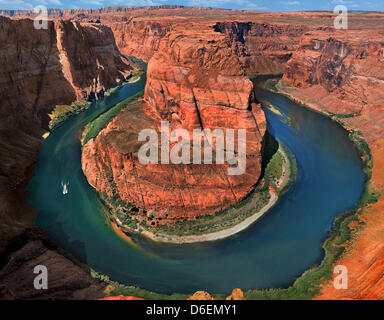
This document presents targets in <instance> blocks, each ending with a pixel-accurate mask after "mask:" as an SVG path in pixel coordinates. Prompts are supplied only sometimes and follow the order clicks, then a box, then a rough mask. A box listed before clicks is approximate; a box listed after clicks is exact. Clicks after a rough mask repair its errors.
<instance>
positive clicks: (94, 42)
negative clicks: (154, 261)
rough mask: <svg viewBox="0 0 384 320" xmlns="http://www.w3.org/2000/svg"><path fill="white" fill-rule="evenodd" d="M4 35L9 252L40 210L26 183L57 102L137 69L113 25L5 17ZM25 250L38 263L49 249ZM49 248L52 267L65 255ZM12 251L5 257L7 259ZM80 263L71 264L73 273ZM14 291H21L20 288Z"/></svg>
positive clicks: (0, 55) (2, 210)
mask: <svg viewBox="0 0 384 320" xmlns="http://www.w3.org/2000/svg"><path fill="white" fill-rule="evenodd" d="M0 40H1V43H2V46H1V48H0V61H1V72H0V84H1V85H0V101H1V102H0V116H1V119H2V121H1V124H0V252H1V251H2V250H3V249H4V247H5V245H6V243H7V241H8V240H9V239H10V238H12V237H14V236H15V235H18V234H20V233H21V232H23V230H25V228H27V227H28V226H29V225H31V223H32V220H33V219H34V218H35V216H36V212H35V210H34V209H32V208H29V207H27V206H26V205H25V203H24V199H25V198H26V196H27V193H26V191H25V187H26V184H27V181H28V179H29V177H30V175H31V173H32V168H33V166H34V164H35V161H36V158H37V154H38V150H39V148H40V147H41V144H42V142H43V138H42V134H43V133H44V132H45V131H46V130H47V128H48V121H49V118H48V114H49V113H50V112H51V111H52V109H53V108H54V107H55V105H57V104H70V103H72V102H73V101H75V100H76V99H77V98H78V97H79V96H80V95H81V91H82V90H86V91H89V90H90V89H91V88H92V87H93V88H95V83H96V80H98V85H99V86H103V87H105V88H109V87H112V86H115V85H116V84H117V82H118V81H120V80H122V79H123V78H124V76H125V75H127V74H129V72H130V70H131V69H132V67H131V65H130V64H129V63H128V62H126V61H124V60H123V59H122V58H121V56H120V52H119V51H118V49H117V47H116V44H115V42H114V37H113V33H112V31H111V30H110V28H108V27H106V26H100V25H93V24H80V23H78V22H70V21H61V20H58V21H50V22H49V23H48V29H47V30H44V29H42V30H36V29H35V28H34V27H33V21H32V20H28V19H21V20H11V19H8V18H4V17H0ZM23 250H24V251H23V252H24V253H23V254H26V255H27V256H30V258H31V261H30V263H31V264H32V263H33V262H34V261H35V262H36V261H37V260H36V259H38V255H39V254H40V253H41V254H42V253H43V251H44V250H46V249H44V245H43V244H40V243H39V244H36V246H35V244H34V245H33V246H32V247H29V246H28V247H26V248H25V249H23ZM34 250H35V251H36V250H37V251H36V252H37V253H36V252H35V251H34ZM35 253H36V255H35ZM15 254H16V255H17V254H18V253H15ZM47 254H48V256H49V259H50V262H49V263H50V264H52V265H54V264H55V261H58V260H57V259H59V260H60V258H58V257H61V259H64V260H65V258H63V257H62V256H60V254H57V253H54V252H51V251H49V252H48V253H47ZM12 255H13V254H12V253H8V256H6V257H1V259H0V260H2V262H1V264H2V263H3V262H4V261H3V259H5V261H7V260H8V259H10V257H11V256H12ZM35 258H36V259H35ZM56 258H57V259H56ZM14 259H16V258H14ZM55 259H56V260H55ZM36 264H38V263H35V265H36ZM3 266H4V265H1V267H3ZM12 268H13V267H11V269H9V270H13V271H12V272H14V274H13V275H12V277H15V278H18V279H20V277H22V271H23V270H24V271H25V269H17V268H16V269H12ZM76 268H78V267H77V266H75V265H73V264H72V265H69V266H68V270H72V271H73V272H77V271H76ZM31 274H32V273H31ZM0 278H1V279H0V280H1V281H2V282H3V281H6V280H5V279H8V275H7V276H6V275H5V274H4V273H2V274H1V276H0ZM84 281H85V280H84ZM86 287H87V285H86V284H85V285H84V288H83V289H84V290H85V291H84V292H86V291H87V290H86ZM16 289H17V288H16ZM16 289H15V290H16ZM19 289H20V288H19ZM64 289H65V288H64ZM64 289H63V290H64ZM76 290H77V289H76V287H72V288H70V289H65V290H64V291H65V292H66V294H67V295H70V294H72V293H73V291H76ZM92 290H93V289H92ZM11 291H13V290H11ZM65 292H64V293H65ZM64 293H62V294H64ZM13 294H14V295H15V296H16V297H18V296H19V294H20V293H19V292H15V291H13ZM101 296H103V294H101V295H100V290H99V294H98V297H101ZM95 297H96V296H95Z"/></svg>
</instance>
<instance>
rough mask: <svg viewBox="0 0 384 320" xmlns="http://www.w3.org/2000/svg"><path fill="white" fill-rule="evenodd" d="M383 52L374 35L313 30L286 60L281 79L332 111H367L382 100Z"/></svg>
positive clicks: (383, 94) (355, 112)
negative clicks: (290, 57) (363, 37)
mask: <svg viewBox="0 0 384 320" xmlns="http://www.w3.org/2000/svg"><path fill="white" fill-rule="evenodd" d="M383 52H384V47H383V44H382V43H381V42H380V41H379V39H375V36H373V35H370V36H369V37H367V38H365V39H362V36H361V35H360V34H359V33H358V32H355V31H352V30H351V31H350V32H348V33H346V34H343V35H340V34H334V35H332V34H331V35H329V34H326V33H320V32H318V33H312V34H309V35H307V36H306V37H304V38H303V40H302V41H301V44H300V48H299V49H298V50H297V51H296V52H295V53H294V55H293V56H292V59H290V60H289V62H288V63H287V67H286V72H285V74H284V77H283V82H285V83H288V84H290V85H293V86H294V87H297V88H301V89H302V90H301V91H302V92H303V93H305V94H308V95H312V96H313V99H316V100H317V101H318V102H319V104H320V105H323V106H324V109H325V110H327V111H330V112H332V113H335V114H361V113H362V112H364V109H366V110H365V111H367V112H368V111H369V110H370V109H372V108H373V109H375V108H380V106H382V105H383V102H384V93H383V90H382V85H383V83H382V79H383V76H384V69H383V68H384V67H383V61H382V60H383ZM337 101H340V102H342V103H337Z"/></svg>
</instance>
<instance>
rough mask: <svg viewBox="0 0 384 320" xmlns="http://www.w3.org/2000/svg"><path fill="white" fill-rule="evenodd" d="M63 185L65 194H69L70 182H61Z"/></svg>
mask: <svg viewBox="0 0 384 320" xmlns="http://www.w3.org/2000/svg"><path fill="white" fill-rule="evenodd" d="M61 186H62V187H63V194H67V193H68V186H69V182H67V183H64V182H61Z"/></svg>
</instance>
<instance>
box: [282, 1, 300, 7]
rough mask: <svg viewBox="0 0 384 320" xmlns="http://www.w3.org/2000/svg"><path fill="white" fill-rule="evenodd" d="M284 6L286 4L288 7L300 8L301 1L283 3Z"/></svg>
mask: <svg viewBox="0 0 384 320" xmlns="http://www.w3.org/2000/svg"><path fill="white" fill-rule="evenodd" d="M281 3H282V4H285V5H287V6H299V5H300V1H282V2H281Z"/></svg>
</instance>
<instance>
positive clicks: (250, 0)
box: [0, 0, 384, 11]
mask: <svg viewBox="0 0 384 320" xmlns="http://www.w3.org/2000/svg"><path fill="white" fill-rule="evenodd" d="M162 4H179V5H185V6H203V7H217V8H227V9H249V10H263V11H299V10H333V8H334V7H335V6H336V5H337V4H343V5H345V6H347V8H348V9H349V10H368V11H370V10H378V11H384V1H383V0H78V1H75V0H69V1H68V0H0V9H32V8H34V7H35V6H38V5H44V6H46V7H48V8H99V7H105V6H147V5H162Z"/></svg>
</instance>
